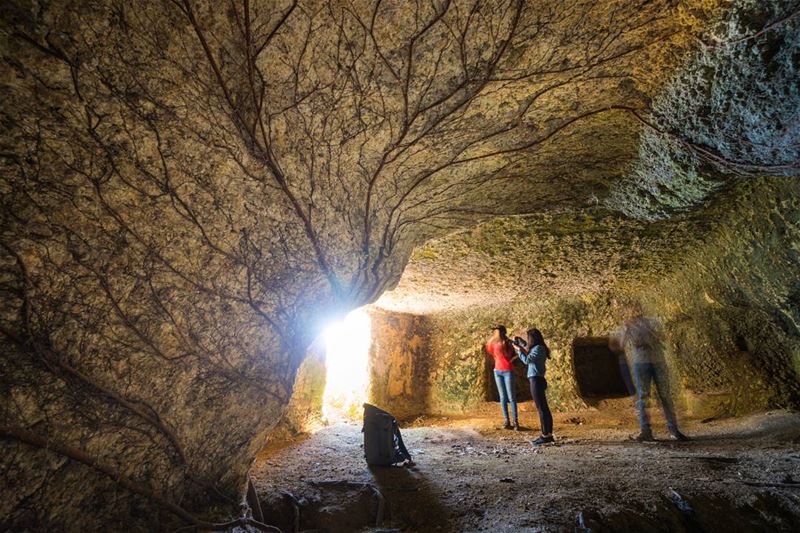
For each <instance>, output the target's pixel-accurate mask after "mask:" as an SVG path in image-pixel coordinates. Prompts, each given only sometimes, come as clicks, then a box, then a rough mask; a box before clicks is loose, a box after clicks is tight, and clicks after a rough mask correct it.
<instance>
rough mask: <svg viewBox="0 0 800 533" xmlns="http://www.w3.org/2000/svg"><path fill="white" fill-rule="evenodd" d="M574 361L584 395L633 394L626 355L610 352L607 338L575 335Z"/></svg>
mask: <svg viewBox="0 0 800 533" xmlns="http://www.w3.org/2000/svg"><path fill="white" fill-rule="evenodd" d="M572 361H573V367H574V368H575V381H576V382H577V384H578V394H580V396H581V398H583V399H590V400H604V399H608V398H623V397H625V396H630V395H631V394H633V392H634V389H633V386H632V383H631V377H630V371H629V370H628V365H627V363H626V362H625V357H624V356H623V355H622V354H617V353H615V352H613V351H611V349H610V348H609V347H608V337H578V338H576V339H575V340H573V341H572Z"/></svg>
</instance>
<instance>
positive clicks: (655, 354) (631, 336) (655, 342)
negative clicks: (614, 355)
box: [612, 313, 689, 441]
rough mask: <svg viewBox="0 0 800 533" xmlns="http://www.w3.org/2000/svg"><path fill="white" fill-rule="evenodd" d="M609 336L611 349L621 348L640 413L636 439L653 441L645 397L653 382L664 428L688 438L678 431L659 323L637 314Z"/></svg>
mask: <svg viewBox="0 0 800 533" xmlns="http://www.w3.org/2000/svg"><path fill="white" fill-rule="evenodd" d="M615 337H616V338H612V344H613V346H612V348H617V349H620V348H621V349H624V350H625V354H626V356H627V359H628V364H629V366H630V369H631V374H632V375H633V384H634V386H635V388H636V408H637V410H638V413H639V429H640V433H639V436H637V437H636V440H638V441H652V440H654V439H653V432H652V429H651V428H650V419H649V417H648V415H647V405H646V404H647V399H648V398H649V397H650V387H651V385H652V384H653V382H655V386H656V391H657V392H658V398H659V400H661V408H662V409H663V411H664V418H665V419H666V421H667V431H669V434H670V435H671V436H672V438H673V439H675V440H680V441H685V440H689V439H688V437H686V435H684V434H683V433H681V432H680V431H679V430H678V421H677V419H676V418H675V406H674V405H673V403H672V396H671V395H670V386H669V376H668V370H667V363H666V359H665V358H664V341H663V338H662V333H661V324H660V322H659V321H658V319H656V318H652V317H644V316H642V315H641V313H637V314H636V315H635V316H633V317H632V318H630V319H628V320H626V321H625V323H624V324H623V326H622V329H621V330H620V331H619V332H618V333H617V334H616V336H615Z"/></svg>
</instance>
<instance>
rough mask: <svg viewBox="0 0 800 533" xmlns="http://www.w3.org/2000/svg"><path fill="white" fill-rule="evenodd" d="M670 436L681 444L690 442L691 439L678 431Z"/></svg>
mask: <svg viewBox="0 0 800 533" xmlns="http://www.w3.org/2000/svg"><path fill="white" fill-rule="evenodd" d="M669 434H670V435H672V438H673V439H674V440H679V441H681V442H686V441H687V440H689V437H687V436H686V435H684V434H683V433H681V432H680V431H678V430H677V429H676V430H675V431H670V433H669Z"/></svg>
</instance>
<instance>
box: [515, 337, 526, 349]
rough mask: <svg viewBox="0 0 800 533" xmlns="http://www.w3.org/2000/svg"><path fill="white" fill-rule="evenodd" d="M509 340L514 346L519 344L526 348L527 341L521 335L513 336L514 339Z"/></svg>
mask: <svg viewBox="0 0 800 533" xmlns="http://www.w3.org/2000/svg"><path fill="white" fill-rule="evenodd" d="M511 342H512V343H513V344H514V346H521V347H522V348H527V346H528V343H527V342H525V339H523V338H522V337H514V340H513V341H511Z"/></svg>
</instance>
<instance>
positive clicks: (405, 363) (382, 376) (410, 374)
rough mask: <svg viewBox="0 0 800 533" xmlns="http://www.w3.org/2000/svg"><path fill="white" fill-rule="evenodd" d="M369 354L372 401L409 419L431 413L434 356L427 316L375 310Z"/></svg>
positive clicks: (397, 415) (399, 416)
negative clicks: (430, 376)
mask: <svg viewBox="0 0 800 533" xmlns="http://www.w3.org/2000/svg"><path fill="white" fill-rule="evenodd" d="M370 316H371V318H372V348H371V349H370V357H369V375H370V387H369V401H370V402H371V403H373V404H375V405H377V406H378V407H380V408H382V409H385V410H387V411H389V412H390V413H392V415H394V416H395V417H396V418H400V419H403V418H408V417H411V416H414V415H418V414H421V413H426V412H429V408H428V406H427V402H428V400H429V394H428V391H427V388H428V385H429V380H428V374H429V372H430V369H429V368H430V365H431V358H432V356H433V354H432V352H431V350H430V347H429V342H430V334H429V332H428V325H427V317H424V316H415V315H408V314H403V313H386V312H381V311H375V312H373V313H371V315H370Z"/></svg>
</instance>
